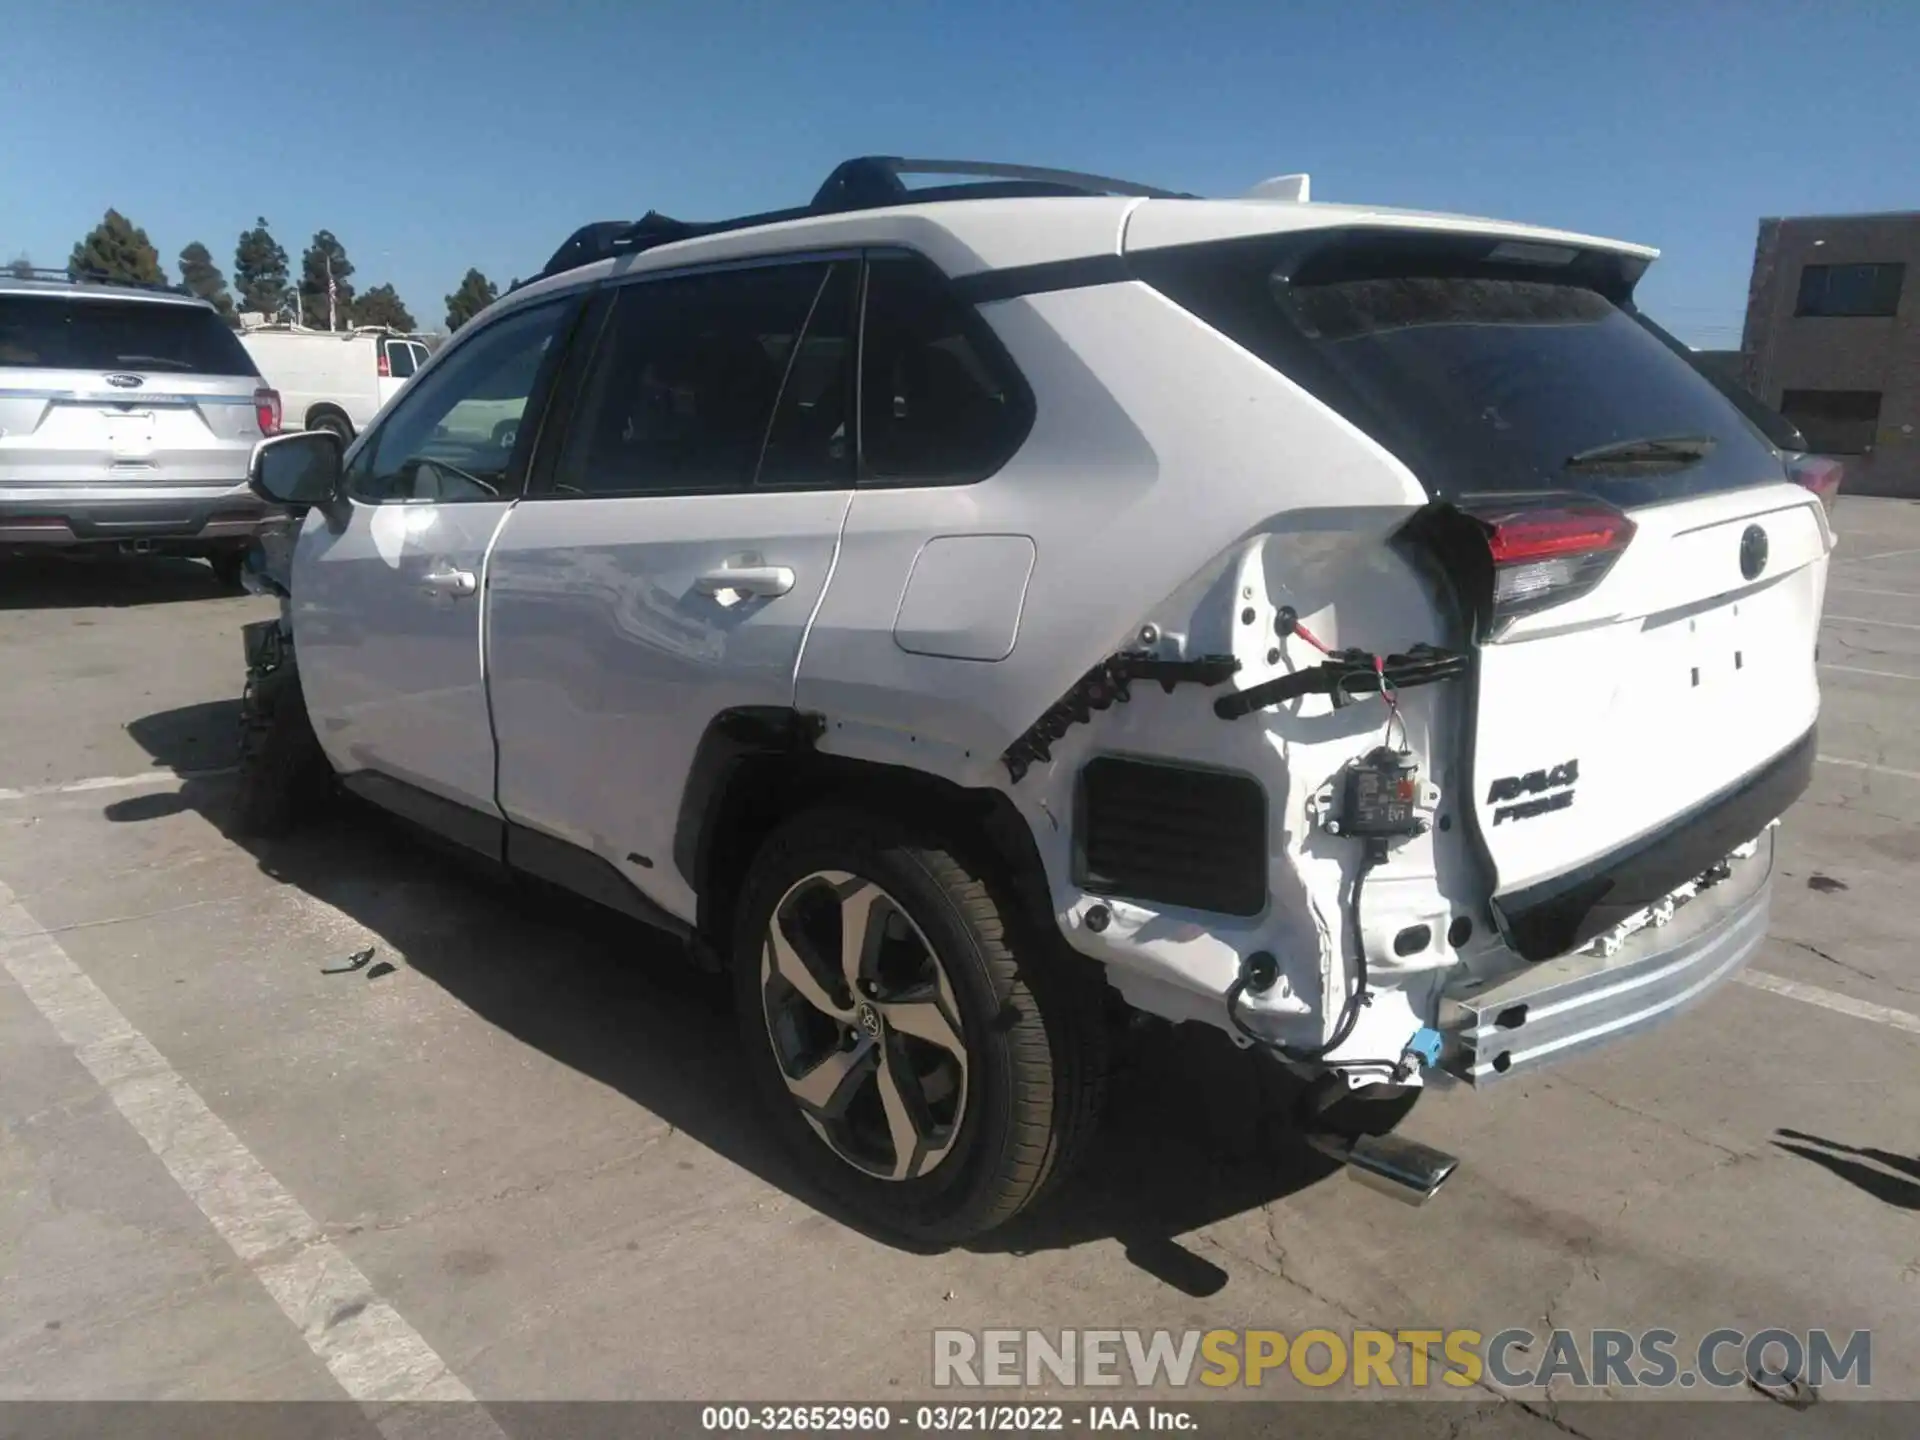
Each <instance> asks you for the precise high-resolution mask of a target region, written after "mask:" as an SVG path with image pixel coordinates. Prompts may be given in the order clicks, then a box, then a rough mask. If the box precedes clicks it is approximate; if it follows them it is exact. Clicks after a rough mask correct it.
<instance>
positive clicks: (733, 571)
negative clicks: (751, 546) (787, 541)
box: [693, 565, 793, 596]
mask: <svg viewBox="0 0 1920 1440" xmlns="http://www.w3.org/2000/svg"><path fill="white" fill-rule="evenodd" d="M693 588H694V589H696V590H698V591H699V592H700V593H701V594H702V595H718V594H719V593H720V592H721V591H723V590H732V591H734V592H736V593H737V594H741V595H765V596H774V595H784V594H786V593H787V592H788V591H789V590H791V589H793V571H792V570H790V569H788V568H787V567H786V566H785V565H741V566H739V567H737V568H736V567H733V566H726V565H723V566H721V567H720V568H719V569H718V570H709V571H707V572H706V574H704V575H699V576H696V577H695V578H694V582H693Z"/></svg>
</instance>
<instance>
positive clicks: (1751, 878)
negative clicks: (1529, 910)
mask: <svg viewBox="0 0 1920 1440" xmlns="http://www.w3.org/2000/svg"><path fill="white" fill-rule="evenodd" d="M1762 823H1763V824H1766V822H1762ZM1773 833H1774V832H1773V829H1772V827H1771V825H1768V826H1767V828H1765V829H1763V830H1762V831H1761V833H1760V836H1759V839H1758V841H1757V842H1756V843H1755V849H1754V852H1753V853H1752V854H1751V855H1750V856H1748V857H1747V858H1745V859H1736V860H1731V861H1730V862H1728V868H1727V874H1726V877H1725V878H1724V879H1721V880H1719V881H1718V882H1717V883H1715V884H1713V885H1711V886H1709V887H1708V888H1706V889H1703V890H1701V891H1699V892H1698V893H1697V894H1695V895H1694V896H1693V897H1692V898H1691V899H1689V900H1687V901H1686V903H1684V904H1682V905H1680V906H1678V907H1677V908H1676V909H1675V910H1674V911H1673V918H1672V919H1671V920H1670V921H1668V922H1667V923H1666V924H1664V925H1652V924H1650V925H1647V926H1646V927H1645V928H1643V929H1640V930H1638V931H1636V932H1634V933H1633V934H1631V935H1629V936H1628V937H1627V938H1626V940H1625V942H1624V943H1623V944H1622V945H1621V946H1620V947H1619V948H1618V949H1617V950H1615V951H1614V953H1612V954H1611V955H1601V954H1595V953H1592V952H1590V951H1582V952H1579V953H1576V954H1571V955H1563V956H1561V957H1559V958H1558V959H1555V960H1548V961H1546V962H1544V963H1542V964H1538V965H1534V966H1530V967H1529V968H1528V969H1525V970H1523V971H1521V972H1519V973H1518V974H1516V975H1513V976H1510V977H1509V978H1507V979H1505V980H1502V981H1500V982H1498V983H1496V984H1494V985H1492V986H1489V987H1488V988H1486V989H1483V990H1477V991H1472V992H1470V993H1466V994H1462V995H1458V996H1455V997H1453V998H1450V999H1448V1000H1447V1001H1445V1002H1443V1004H1442V1008H1441V1021H1440V1029H1441V1032H1442V1034H1443V1035H1444V1036H1445V1048H1444V1051H1443V1054H1442V1059H1441V1064H1442V1066H1443V1067H1444V1068H1445V1069H1447V1070H1448V1071H1450V1072H1451V1073H1452V1074H1454V1075H1457V1076H1459V1077H1460V1078H1461V1079H1464V1080H1466V1081H1468V1082H1469V1083H1470V1084H1473V1085H1476V1086H1479V1085H1486V1084H1489V1083H1491V1082H1493V1081H1495V1080H1502V1079H1508V1078H1510V1077H1512V1076H1515V1075H1522V1074H1527V1073H1529V1072H1531V1071H1533V1070H1536V1069H1538V1068H1539V1067H1541V1066H1543V1065H1545V1064H1548V1063H1549V1062H1558V1061H1561V1060H1564V1059H1567V1058H1569V1057H1570V1056H1573V1055H1578V1054H1580V1053H1581V1052H1583V1051H1585V1050H1589V1049H1592V1048H1594V1047H1596V1046H1599V1045H1602V1044H1606V1043H1609V1042H1611V1041H1614V1040H1618V1039H1621V1038H1623V1037H1625V1036H1628V1035H1632V1034H1634V1033H1636V1032H1638V1031H1640V1030H1644V1029H1647V1028H1648V1027H1650V1026H1652V1025H1655V1024H1657V1023H1659V1022H1660V1021H1662V1020H1665V1019H1666V1018H1668V1017H1669V1016H1671V1015H1674V1014H1677V1013H1678V1012H1679V1011H1681V1010H1683V1009H1685V1008H1686V1007H1687V1006H1689V1005H1691V1004H1692V1003H1693V1002H1694V1001H1696V1000H1698V999H1700V997H1701V996H1703V995H1705V994H1706V993H1707V992H1708V991H1710V990H1712V989H1713V988H1714V987H1715V986H1717V985H1718V984H1720V983H1721V982H1722V981H1723V980H1725V979H1727V978H1728V977H1729V976H1730V975H1732V974H1733V973H1734V972H1735V971H1737V970H1738V969H1739V968H1740V967H1741V966H1742V965H1743V964H1745V963H1746V961H1747V958H1748V957H1749V956H1750V955H1752V954H1753V952H1754V951H1755V950H1756V949H1758V948H1759V946H1760V942H1761V941H1762V940H1764V939H1765V938H1766V934H1767V917H1768V908H1769V902H1770V901H1771V899H1772V895H1773Z"/></svg>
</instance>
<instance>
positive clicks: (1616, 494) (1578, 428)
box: [1141, 241, 1782, 505]
mask: <svg viewBox="0 0 1920 1440" xmlns="http://www.w3.org/2000/svg"><path fill="white" fill-rule="evenodd" d="M1480 243H1481V244H1482V246H1483V247H1484V245H1485V243H1486V242H1484V241H1483V242H1480ZM1423 258H1424V257H1422V256H1421V255H1420V254H1418V253H1417V252H1416V253H1411V254H1407V255H1401V256H1397V257H1395V261H1394V265H1395V267H1397V268H1388V269H1387V270H1386V273H1381V267H1379V266H1372V267H1366V268H1363V269H1362V273H1358V274H1355V273H1353V270H1354V269H1355V268H1356V267H1353V266H1348V265H1342V266H1338V267H1335V266H1331V265H1327V264H1325V263H1321V264H1319V265H1317V266H1316V265H1311V264H1309V265H1303V266H1286V267H1283V266H1282V265H1280V264H1278V263H1277V262H1276V258H1275V257H1274V256H1273V255H1271V254H1268V255H1266V256H1261V255H1258V254H1254V253H1250V252H1247V251H1244V250H1243V251H1240V252H1238V254H1235V253H1234V252H1233V251H1231V250H1228V249H1226V248H1225V247H1223V248H1222V250H1221V252H1220V253H1219V254H1218V255H1217V256H1216V257H1215V263H1216V264H1217V265H1218V266H1221V267H1225V268H1227V269H1229V270H1230V269H1232V268H1233V267H1235V266H1238V267H1240V272H1241V273H1240V274H1239V275H1238V276H1237V277H1235V276H1232V275H1226V276H1222V275H1215V276H1211V277H1207V276H1200V275H1197V274H1196V271H1197V270H1198V269H1200V268H1201V267H1202V266H1203V265H1204V264H1205V258H1204V257H1202V256H1197V255H1188V256H1184V257H1181V258H1180V259H1179V260H1177V261H1173V262H1171V263H1169V262H1167V261H1163V260H1162V259H1161V258H1160V257H1156V256H1151V255H1150V256H1146V257H1142V262H1141V268H1142V270H1143V272H1144V273H1145V274H1146V277H1147V278H1148V279H1149V280H1151V281H1152V282H1153V283H1154V284H1156V285H1157V286H1159V287H1160V288H1162V289H1165V290H1167V291H1168V293H1170V294H1171V295H1172V296H1173V298H1174V299H1176V300H1179V301H1180V302H1181V303H1182V304H1186V305H1188V308H1190V309H1194V310H1196V311H1198V312H1199V313H1201V314H1202V316H1203V318H1205V319H1207V320H1208V321H1209V322H1210V323H1212V324H1213V325H1215V326H1216V327H1217V328H1220V329H1223V330H1225V331H1226V332H1227V333H1228V334H1229V335H1231V336H1232V337H1233V338H1234V339H1236V340H1238V341H1240V342H1241V343H1242V344H1244V345H1247V347H1248V348H1249V349H1252V350H1254V351H1255V353H1257V354H1259V355H1261V357H1262V358H1263V359H1266V360H1267V361H1268V362H1269V363H1272V364H1275V365H1276V366H1277V368H1280V369H1282V370H1283V371H1285V373H1287V374H1288V375H1289V376H1290V377H1291V378H1293V379H1295V380H1297V381H1298V382H1299V383H1301V384H1302V385H1304V386H1305V387H1306V388H1307V389H1308V390H1310V391H1312V392H1314V393H1315V394H1316V395H1318V396H1319V397H1320V398H1321V399H1322V400H1324V401H1326V402H1327V403H1328V404H1330V405H1332V406H1333V408H1335V409H1336V410H1338V411H1340V412H1341V413H1342V414H1344V415H1345V416H1346V417H1347V418H1348V419H1350V420H1352V421H1353V422H1354V423H1355V424H1357V425H1359V426H1360V427H1361V428H1362V429H1364V430H1366V431H1367V432H1368V433H1369V434H1371V435H1373V437H1374V438H1375V439H1377V440H1379V441H1380V442H1381V443H1382V444H1383V445H1385V446H1386V447H1387V448H1388V449H1389V450H1392V451H1393V452H1394V453H1395V454H1396V455H1398V456H1399V457H1400V459H1401V460H1403V461H1404V462H1405V463H1406V464H1407V465H1408V467H1409V468H1410V469H1412V470H1413V471H1414V473H1415V474H1416V475H1418V476H1419V477H1420V479H1421V480H1422V482H1423V483H1424V484H1425V485H1426V486H1427V488H1428V490H1429V491H1430V493H1432V494H1434V495H1435V496H1436V497H1446V496H1457V495H1465V494H1480V493H1487V492H1516V491H1536V490H1554V489H1578V490H1581V491H1583V492H1586V493H1590V494H1595V495H1598V496H1601V497H1602V498H1605V499H1608V500H1611V501H1613V502H1614V503H1616V504H1621V505H1638V504H1649V503H1654V502H1657V501H1661V500H1669V499H1676V498H1679V497H1680V496H1682V495H1689V494H1699V493H1703V492H1706V491H1711V490H1720V489H1729V488H1734V487H1737V486H1743V485H1751V484H1756V483H1760V482H1763V481H1767V480H1779V479H1780V478H1781V476H1782V472H1781V467H1780V462H1779V459H1778V457H1777V456H1776V455H1775V454H1774V452H1773V449H1772V447H1771V446H1770V445H1769V444H1768V443H1767V441H1766V439H1765V438H1764V437H1763V436H1762V435H1761V434H1760V433H1759V432H1758V431H1756V430H1755V429H1754V427H1753V426H1752V424H1750V423H1749V422H1748V421H1747V419H1746V418H1745V417H1744V416H1743V415H1742V414H1741V413H1740V411H1739V410H1737V409H1736V408H1735V407H1734V406H1733V405H1731V404H1730V403H1728V401H1727V399H1726V398H1725V397H1724V396H1723V395H1722V394H1721V393H1720V391H1719V390H1717V389H1716V388H1715V387H1714V386H1713V384H1712V383H1710V382H1709V381H1708V380H1707V379H1705V378H1704V377H1703V376H1701V375H1700V374H1699V373H1698V371H1697V370H1696V369H1695V368H1694V367H1693V366H1691V365H1689V364H1688V363H1687V362H1686V361H1685V360H1684V359H1683V358H1682V357H1680V356H1679V355H1677V354H1675V353H1674V352H1673V351H1672V349H1670V348H1669V347H1668V345H1667V344H1666V343H1664V342H1663V341H1662V340H1661V339H1660V338H1659V337H1658V336H1657V335H1656V334H1655V333H1654V332H1653V331H1652V330H1651V329H1650V328H1649V327H1648V326H1647V325H1646V324H1645V323H1644V322H1643V321H1642V320H1641V319H1640V318H1639V317H1638V316H1636V315H1635V314H1633V313H1632V312H1631V311H1629V310H1627V309H1624V308H1622V306H1621V305H1619V304H1616V303H1615V302H1614V301H1613V300H1611V299H1609V298H1608V297H1607V296H1606V295H1605V294H1602V293H1601V292H1600V291H1599V290H1598V289H1595V288H1590V287H1589V286H1588V285H1586V284H1580V283H1567V281H1565V280H1563V279H1560V278H1557V277H1556V276H1554V275H1552V274H1549V273H1544V272H1543V273H1538V274H1527V273H1524V272H1520V271H1517V269H1516V267H1513V266H1491V265H1486V266H1482V265H1475V264H1472V263H1463V262H1462V261H1461V259H1460V257H1459V256H1458V255H1457V254H1451V253H1444V252H1443V253H1442V254H1440V255H1438V256H1436V257H1432V258H1433V260H1434V261H1435V263H1432V264H1430V265H1426V266H1423V265H1422V263H1421V262H1422V259H1423ZM1423 268H1430V269H1431V270H1433V271H1434V272H1437V273H1419V272H1420V271H1421V270H1422V269H1423ZM1317 275H1324V276H1325V277H1326V278H1324V279H1322V278H1317ZM1676 438H1679V439H1684V441H1685V442H1686V443H1684V444H1681V443H1674V442H1675V441H1676ZM1656 442H1657V443H1656ZM1609 456H1612V457H1616V459H1614V460H1608V459H1607V458H1606V457H1609ZM1575 457H1580V458H1579V459H1578V460H1577V461H1576V459H1575Z"/></svg>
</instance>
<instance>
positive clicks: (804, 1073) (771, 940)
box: [760, 870, 967, 1181]
mask: <svg viewBox="0 0 1920 1440" xmlns="http://www.w3.org/2000/svg"><path fill="white" fill-rule="evenodd" d="M760 994H761V1000H762V1006H763V1009H764V1011H765V1015H766V1022H767V1034H768V1037H769V1039H770V1040H771V1041H772V1043H773V1051H774V1057H775V1059H776V1060H777V1062H778V1063H779V1067H780V1073H781V1076H782V1078H783V1079H784V1080H785V1081H786V1085H787V1089H788V1091H789V1092H790V1093H791V1095H792V1096H793V1099H794V1101H795V1103H796V1104H797V1105H798V1106H799V1108H800V1113H801V1115H802V1116H803V1117H804V1118H805V1119H806V1122H807V1124H808V1125H809V1126H811V1127H812V1129H813V1131H814V1133H815V1134H816V1135H818V1136H819V1137H820V1139H821V1140H822V1141H823V1142H825V1144H826V1145H827V1146H828V1148H829V1149H831V1150H832V1151H833V1152H834V1154H836V1155H838V1156H839V1157H840V1158H841V1159H842V1160H844V1161H846V1162H847V1163H848V1164H850V1165H853V1166H855V1167H856V1168H858V1169H860V1170H863V1171H865V1172H866V1173H867V1174H869V1175H873V1176H876V1177H878V1178H880V1179H883V1180H893V1181H906V1180H914V1179H918V1178H920V1177H921V1176H924V1175H927V1174H929V1173H931V1172H932V1171H933V1170H934V1169H935V1168H936V1167H937V1166H939V1165H940V1163H941V1162H942V1161H943V1160H945V1159H946V1157H947V1156H948V1155H949V1154H950V1153H951V1151H952V1149H953V1143H954V1140H955V1138H956V1137H957V1136H958V1135H959V1133H960V1123H961V1121H962V1119H963V1118H964V1116H965V1113H966V1105H967V1047H966V1042H965V1040H964V1039H963V1037H962V1031H961V1025H960V1020H959V1015H960V1010H959V1006H958V1004H957V1003H956V1002H955V1000H954V994H953V986H952V983H951V981H950V980H949V979H948V976H947V973H946V971H945V969H944V968H943V967H942V965H941V963H940V957H939V956H938V955H937V954H936V953H935V951H934V948H933V946H932V945H931V944H929V943H928V941H927V938H926V936H925V935H924V934H923V933H922V932H921V930H920V927H919V926H918V925H916V924H914V922H913V920H912V919H911V918H910V917H909V916H908V915H907V913H906V911H905V910H904V909H903V908H902V907H901V905H900V904H899V902H898V901H896V900H895V899H894V898H893V897H892V896H891V895H889V894H888V893H887V892H886V891H885V890H883V889H882V888H881V887H880V886H878V885H876V884H875V883H874V882H872V881H871V880H867V879H865V878H863V877H861V876H858V875H854V874H850V873H848V872H846V871H842V870H820V871H816V872H814V873H813V874H811V875H808V876H806V877H805V878H804V879H801V880H800V881H798V882H796V883H795V884H794V885H792V886H791V887H789V888H788V890H787V892H786V894H784V895H783V896H781V898H780V902H779V904H777V905H775V906H774V907H773V915H772V917H771V919H770V920H769V921H768V924H767V933H766V936H765V938H764V940H763V942H762V945H761V956H760Z"/></svg>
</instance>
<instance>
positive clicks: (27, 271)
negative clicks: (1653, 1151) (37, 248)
mask: <svg viewBox="0 0 1920 1440" xmlns="http://www.w3.org/2000/svg"><path fill="white" fill-rule="evenodd" d="M7 273H8V274H9V275H11V276H13V278H14V279H16V280H30V279H32V278H33V257H32V256H31V255H29V254H27V252H26V251H24V250H22V251H21V252H20V253H19V254H18V255H16V256H14V257H13V259H11V260H9V261H8V262H7Z"/></svg>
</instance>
